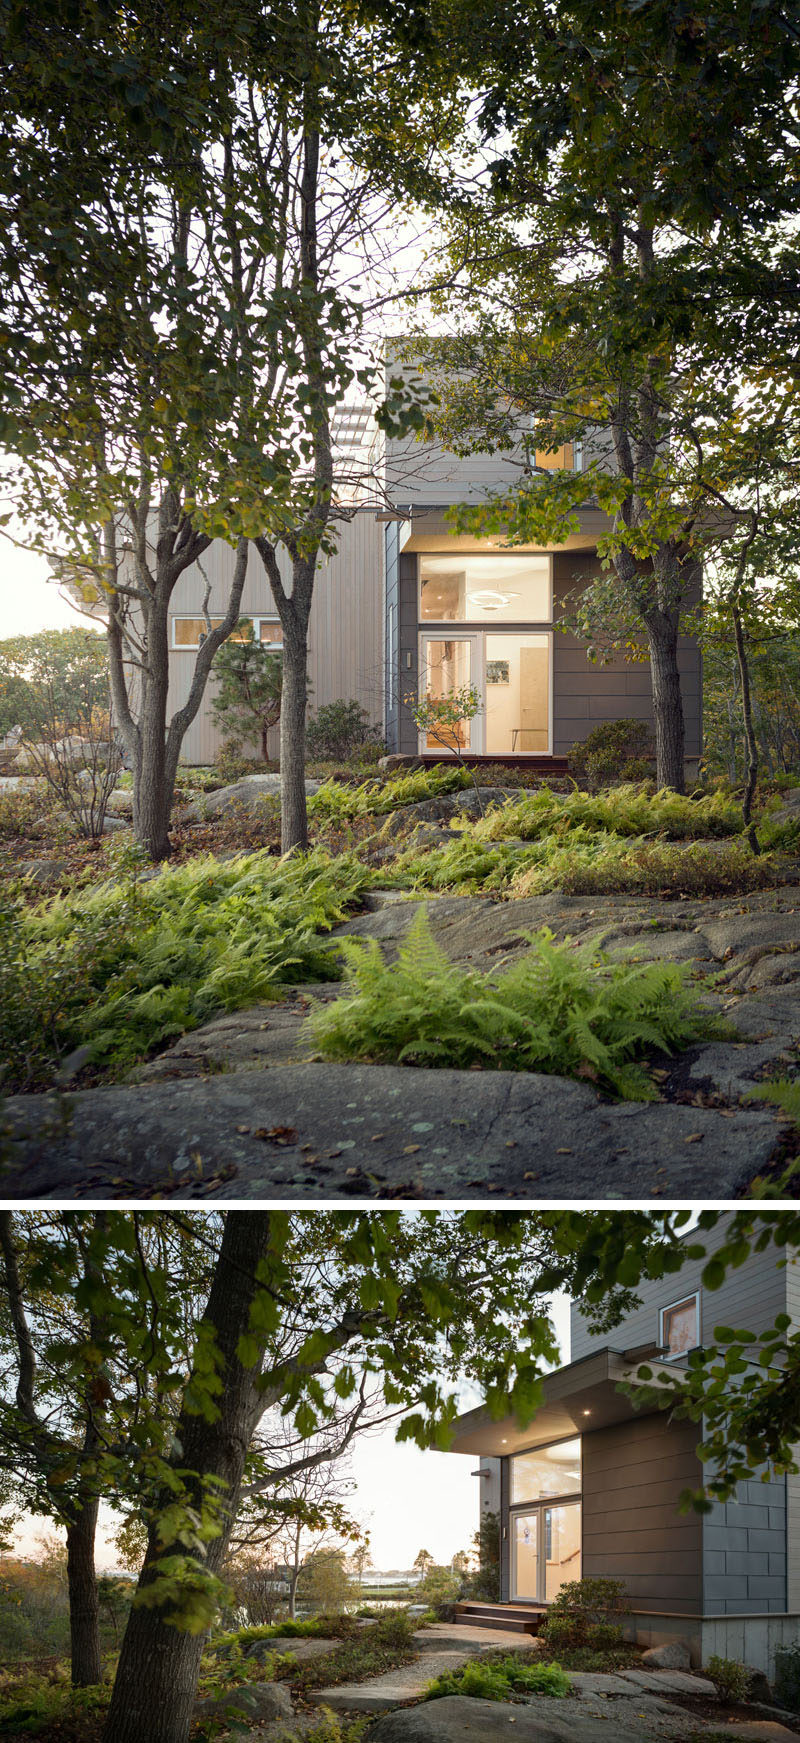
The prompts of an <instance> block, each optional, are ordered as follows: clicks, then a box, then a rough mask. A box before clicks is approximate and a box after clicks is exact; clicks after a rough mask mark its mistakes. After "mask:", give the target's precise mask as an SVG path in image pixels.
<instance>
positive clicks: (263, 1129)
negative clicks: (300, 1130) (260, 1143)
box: [253, 1126, 297, 1144]
mask: <svg viewBox="0 0 800 1743" xmlns="http://www.w3.org/2000/svg"><path fill="white" fill-rule="evenodd" d="M253 1137H254V1138H264V1139H265V1140H266V1142H267V1143H269V1144H296V1143H297V1133H296V1131H295V1129H294V1126H255V1127H254V1129H253Z"/></svg>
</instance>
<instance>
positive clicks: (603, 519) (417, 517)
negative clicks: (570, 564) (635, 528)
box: [400, 503, 611, 556]
mask: <svg viewBox="0 0 800 1743" xmlns="http://www.w3.org/2000/svg"><path fill="white" fill-rule="evenodd" d="M448 506H449V505H448V504H445V503H441V504H440V503H437V504H435V505H433V506H431V507H430V508H425V509H422V508H419V509H417V508H414V507H413V505H411V512H410V515H409V518H408V519H404V520H403V522H402V527H401V532H400V548H401V550H403V551H484V552H485V551H486V549H487V546H488V547H490V548H493V549H495V550H502V549H503V546H502V544H501V541H500V540H499V539H481V538H478V537H477V536H476V535H475V534H474V533H454V532H453V531H452V530H451V528H450V527H449V526H448V524H447V521H446V520H445V512H446V509H447V507H448ZM453 506H455V505H453ZM401 507H402V508H403V509H404V508H405V505H401ZM578 519H579V523H580V531H579V532H577V533H570V535H569V538H567V539H565V540H564V543H563V544H562V545H559V546H558V549H559V550H560V551H590V550H593V549H594V546H595V545H596V544H597V540H598V539H599V538H600V536H601V534H602V533H604V532H607V531H608V529H609V526H610V525H611V523H610V521H609V519H608V516H607V515H605V514H603V512H602V509H599V508H592V507H591V506H589V505H587V506H586V507H585V508H582V509H580V510H579V514H578ZM508 548H509V549H510V548H511V547H508ZM552 549H553V546H552V545H514V547H513V550H514V552H515V553H516V554H518V555H520V556H522V555H524V553H525V552H526V551H551V550H552Z"/></svg>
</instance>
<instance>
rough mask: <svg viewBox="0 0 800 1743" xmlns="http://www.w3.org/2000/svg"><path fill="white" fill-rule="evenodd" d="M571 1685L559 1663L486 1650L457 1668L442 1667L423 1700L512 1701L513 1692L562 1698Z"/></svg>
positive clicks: (514, 1693)
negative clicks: (497, 1655) (454, 1697)
mask: <svg viewBox="0 0 800 1743" xmlns="http://www.w3.org/2000/svg"><path fill="white" fill-rule="evenodd" d="M571 1687H572V1684H571V1683H570V1680H569V1677H568V1676H567V1674H566V1672H565V1671H563V1670H562V1668H561V1666H560V1664H542V1663H541V1662H538V1661H537V1662H536V1663H534V1664H531V1663H530V1662H528V1663H526V1662H525V1660H524V1659H520V1658H519V1657H518V1656H517V1654H516V1653H509V1654H508V1655H507V1656H506V1657H503V1658H495V1657H494V1656H490V1655H489V1654H488V1653H487V1654H485V1655H482V1656H481V1657H480V1658H471V1659H470V1660H469V1661H468V1663H467V1664H465V1665H463V1667H462V1668H461V1670H446V1671H444V1673H443V1674H442V1676H437V1677H436V1678H435V1680H434V1681H433V1682H432V1683H430V1684H429V1686H428V1688H427V1689H426V1690H425V1699H426V1701H437V1700H441V1698H442V1697H443V1696H444V1695H471V1696H472V1697H473V1698H474V1699H475V1700H479V1701H512V1700H513V1699H514V1696H515V1695H550V1696H551V1697H555V1698H556V1699H559V1700H560V1699H562V1698H563V1697H564V1696H565V1695H568V1694H569V1691H570V1689H571Z"/></svg>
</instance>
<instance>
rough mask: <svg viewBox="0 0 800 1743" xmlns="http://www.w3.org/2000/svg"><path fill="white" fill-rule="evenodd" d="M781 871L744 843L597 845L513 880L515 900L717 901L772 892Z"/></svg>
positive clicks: (568, 853) (565, 852) (567, 853)
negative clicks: (543, 896)
mask: <svg viewBox="0 0 800 1743" xmlns="http://www.w3.org/2000/svg"><path fill="white" fill-rule="evenodd" d="M780 881H781V876H780V868H779V866H778V865H777V864H776V862H775V860H774V859H772V858H770V857H769V856H768V855H767V854H761V855H760V856H759V857H758V858H757V857H756V856H755V855H754V854H752V853H751V852H750V849H749V847H748V846H747V844H746V842H744V841H726V842H724V843H720V844H719V846H717V847H711V846H710V845H707V844H705V843H703V842H696V841H693V842H688V843H687V844H686V845H685V846H679V845H678V844H676V843H671V842H659V841H654V842H646V843H644V844H638V843H637V844H635V845H633V844H630V843H629V844H627V846H626V845H625V844H624V843H619V842H614V841H613V839H612V840H610V841H608V842H605V843H604V842H598V844H597V846H596V849H595V850H594V851H586V850H585V849H584V851H581V850H580V849H579V850H578V851H577V852H576V850H575V849H574V848H564V849H563V850H562V852H561V854H560V855H559V854H553V855H552V856H551V858H550V859H549V861H548V862H547V863H546V864H545V865H543V866H541V867H536V866H534V867H530V868H524V867H523V868H522V869H521V870H520V871H519V872H518V873H517V874H516V875H515V877H514V879H513V880H512V886H511V893H512V894H513V895H515V896H531V895H538V894H540V893H541V892H542V891H544V890H552V889H561V890H563V891H564V894H565V895H568V896H584V895H614V894H625V893H626V892H628V891H630V892H631V893H632V894H638V895H642V896H661V895H682V896H717V895H726V894H728V893H729V892H736V893H740V894H744V893H745V892H746V891H748V890H763V889H769V888H770V887H771V886H773V885H774V884H777V883H780Z"/></svg>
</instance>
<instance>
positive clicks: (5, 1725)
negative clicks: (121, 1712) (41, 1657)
mask: <svg viewBox="0 0 800 1743" xmlns="http://www.w3.org/2000/svg"><path fill="white" fill-rule="evenodd" d="M110 1693H111V1689H110V1685H109V1684H108V1683H100V1684H97V1685H95V1686H94V1687H92V1688H85V1689H75V1688H72V1686H71V1684H70V1681H69V1671H68V1668H67V1665H66V1664H63V1665H57V1666H54V1667H53V1668H52V1669H50V1670H48V1671H46V1672H43V1671H42V1670H38V1669H37V1670H30V1671H26V1672H25V1673H24V1674H23V1675H22V1676H19V1675H4V1674H2V1673H0V1737H31V1738H37V1737H38V1738H41V1739H42V1743H45V1739H46V1740H47V1743H95V1740H97V1743H99V1739H100V1736H101V1732H102V1728H103V1723H104V1719H105V1713H106V1708H107V1706H108V1702H109V1697H110Z"/></svg>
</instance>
